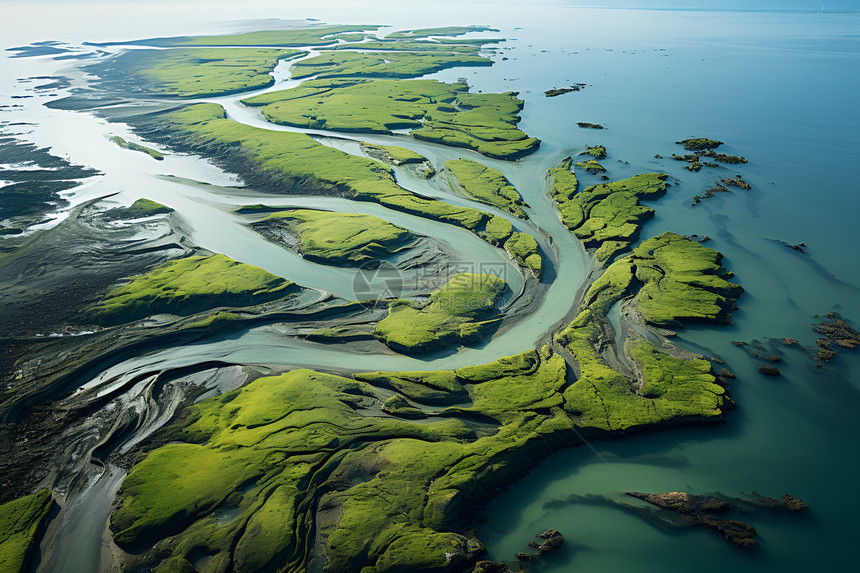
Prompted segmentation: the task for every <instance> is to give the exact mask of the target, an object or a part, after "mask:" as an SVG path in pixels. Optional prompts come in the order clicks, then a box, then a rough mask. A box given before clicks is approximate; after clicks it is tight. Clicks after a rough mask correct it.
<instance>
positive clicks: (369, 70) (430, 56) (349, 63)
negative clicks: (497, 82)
mask: <svg viewBox="0 0 860 573" xmlns="http://www.w3.org/2000/svg"><path fill="white" fill-rule="evenodd" d="M492 65H493V60H491V59H489V58H485V57H483V56H479V55H477V54H474V53H458V52H457V51H449V52H437V51H426V52H402V51H392V52H374V53H360V52H346V51H330V52H326V53H323V54H320V55H318V56H314V57H312V58H307V59H305V60H301V61H299V62H296V63H295V64H293V67H292V68H291V69H292V77H293V78H296V79H302V78H308V77H310V76H316V77H317V78H343V77H368V78H371V77H372V78H400V79H404V78H415V77H419V76H423V75H427V74H432V73H435V72H438V71H441V70H445V69H448V68H457V67H464V66H468V67H474V66H492Z"/></svg>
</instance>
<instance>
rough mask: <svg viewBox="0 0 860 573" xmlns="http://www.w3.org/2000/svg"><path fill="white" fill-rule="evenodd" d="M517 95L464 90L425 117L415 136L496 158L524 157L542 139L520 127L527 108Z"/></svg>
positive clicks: (534, 149)
mask: <svg viewBox="0 0 860 573" xmlns="http://www.w3.org/2000/svg"><path fill="white" fill-rule="evenodd" d="M517 95H518V94H517V92H506V93H495V94H483V93H479V94H475V93H462V94H460V95H459V96H457V100H456V101H455V102H454V103H455V105H454V106H452V107H450V108H446V107H444V106H440V107H437V109H436V111H434V112H432V113H431V114H429V115H428V116H427V117H425V121H424V126H423V127H421V128H420V129H416V130H414V131H412V137H414V138H416V139H421V140H424V141H432V142H435V143H441V144H443V145H450V146H453V147H466V148H470V149H474V150H475V151H477V152H478V153H480V154H481V155H486V156H487V157H492V158H494V159H506V160H513V159H518V158H520V157H524V156H526V155H528V154H530V153H533V152H534V151H536V150H537V149H538V147H540V140H539V139H537V138H534V137H528V136H527V135H526V134H525V133H523V132H522V131H520V130H519V129H518V128H517V127H516V125H517V124H518V123H519V121H520V116H519V112H520V110H521V109H522V108H523V100H521V99H518V98H517V97H516V96H517Z"/></svg>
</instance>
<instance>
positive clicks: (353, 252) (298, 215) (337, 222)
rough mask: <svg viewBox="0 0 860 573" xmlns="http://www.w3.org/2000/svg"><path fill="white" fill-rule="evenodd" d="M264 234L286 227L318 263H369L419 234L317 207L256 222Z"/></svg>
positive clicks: (304, 252)
mask: <svg viewBox="0 0 860 573" xmlns="http://www.w3.org/2000/svg"><path fill="white" fill-rule="evenodd" d="M254 227H255V228H256V229H258V230H259V231H261V232H263V234H266V235H268V234H270V233H271V232H272V231H273V230H277V229H283V230H285V231H286V232H288V233H290V234H292V235H294V236H295V237H297V238H298V240H299V244H298V251H299V252H300V253H301V254H302V256H304V257H305V258H307V259H308V260H312V261H315V262H319V263H323V264H330V265H350V266H359V265H361V266H366V265H367V264H371V263H372V262H373V261H376V260H378V259H380V258H385V257H387V256H390V255H392V254H394V253H396V252H398V251H400V250H402V249H404V248H406V247H408V246H409V244H410V243H412V242H413V241H414V240H415V238H416V237H415V235H413V234H412V233H410V232H409V231H407V230H406V229H403V228H401V227H398V226H397V225H392V224H391V223H389V222H387V221H383V220H382V219H380V218H379V217H374V216H372V215H362V214H359V213H337V212H332V211H318V210H315V209H288V210H284V211H278V212H276V213H272V214H271V215H269V216H267V217H266V218H265V219H263V220H262V221H260V222H258V223H255V224H254Z"/></svg>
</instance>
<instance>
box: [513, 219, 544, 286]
mask: <svg viewBox="0 0 860 573" xmlns="http://www.w3.org/2000/svg"><path fill="white" fill-rule="evenodd" d="M505 250H506V251H507V252H508V254H509V255H510V256H511V258H512V259H514V260H515V261H516V262H517V263H518V264H519V265H520V266H521V267H525V268H527V269H530V270H531V271H532V273H533V274H534V276H535V277H536V278H540V275H541V270H542V268H543V261H542V259H541V257H540V254H539V251H538V244H537V241H536V240H535V238H534V237H532V236H531V235H529V234H528V233H520V232H519V231H514V232H513V233H511V236H510V238H509V239H508V240H507V241H505Z"/></svg>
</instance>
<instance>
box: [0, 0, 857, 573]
mask: <svg viewBox="0 0 860 573" xmlns="http://www.w3.org/2000/svg"><path fill="white" fill-rule="evenodd" d="M362 4H363V5H362V6H360V7H356V6H355V5H354V4H339V3H332V2H319V3H314V4H305V3H290V6H289V7H284V6H283V5H275V4H264V3H255V4H249V5H247V6H244V5H243V6H242V7H238V6H232V7H231V6H227V5H219V6H218V8H219V11H218V12H217V14H216V13H214V12H213V13H207V14H200V13H199V11H195V10H187V9H185V8H183V5H182V4H179V3H177V4H176V6H175V7H173V8H172V10H174V12H173V13H172V14H171V16H172V17H171V18H169V19H165V18H163V17H158V15H157V14H152V13H149V14H138V15H137V18H138V19H137V21H135V22H129V20H128V19H127V18H120V17H119V16H116V14H118V13H119V9H118V8H117V7H115V6H114V7H109V6H106V5H101V4H94V5H90V6H89V8H87V7H86V5H81V6H80V7H79V9H78V14H79V15H80V16H81V19H80V22H79V23H78V24H76V26H73V27H71V28H72V29H69V26H68V22H67V21H64V20H63V19H62V14H61V13H59V12H58V13H57V15H56V17H54V18H51V17H44V18H41V17H40V20H39V24H38V25H39V26H42V27H43V28H40V29H36V28H35V24H33V26H34V28H32V29H27V27H26V26H18V27H17V28H16V29H15V30H11V31H10V35H4V37H8V38H9V40H8V41H9V43H10V44H11V43H13V41H12V40H14V41H15V42H19V41H20V42H23V41H33V40H44V39H49V38H53V37H57V38H58V39H64V40H65V39H68V40H111V39H117V38H121V37H135V36H151V35H164V34H184V33H210V32H224V31H227V30H228V29H231V26H235V24H227V25H224V24H217V23H216V22H218V21H221V20H228V19H233V18H236V19H238V18H240V17H246V18H257V17H272V16H275V17H282V18H298V17H302V18H303V17H307V16H313V17H318V18H322V19H325V20H327V21H330V22H333V23H337V22H344V23H353V22H359V21H368V22H370V21H372V22H378V23H391V24H392V25H396V26H398V27H404V28H406V27H419V26H425V25H446V24H461V23H486V24H490V25H494V26H497V27H499V28H501V32H500V35H503V36H505V37H508V38H511V41H509V42H508V43H506V44H503V45H502V46H503V48H504V49H502V50H501V51H500V56H499V58H496V59H497V64H496V65H495V66H494V67H492V68H480V69H476V70H469V69H459V70H458V69H455V70H449V71H446V72H443V73H440V74H437V75H436V77H440V78H442V79H446V80H453V79H456V78H458V77H460V76H464V77H466V78H467V79H468V80H469V82H470V83H471V84H472V85H473V86H474V88H475V89H482V90H485V91H499V90H517V91H520V92H521V97H523V98H524V99H525V100H526V108H525V110H524V112H523V122H522V124H521V127H522V128H523V129H524V130H525V131H526V132H527V133H529V134H531V135H535V136H537V137H539V138H541V139H542V140H543V145H542V148H541V150H540V151H539V152H538V153H537V154H535V155H534V156H532V157H530V159H529V161H528V162H527V163H524V164H523V165H522V167H518V168H516V169H515V170H514V169H513V168H512V170H511V172H512V178H513V179H516V181H515V182H516V183H517V184H518V187H519V188H520V190H521V191H522V192H523V193H524V195H527V194H537V193H541V192H542V189H543V188H542V172H543V170H544V169H545V168H546V167H548V166H550V165H552V164H554V163H555V162H557V161H558V160H559V159H560V158H562V157H564V156H565V155H567V154H571V153H573V154H575V153H579V152H580V151H582V150H583V149H584V148H585V146H586V145H594V144H597V143H600V144H603V145H606V146H607V149H608V150H609V153H610V157H609V158H608V159H607V160H606V161H604V164H605V165H606V166H607V167H608V168H609V170H610V173H609V174H610V175H611V176H613V178H616V177H618V178H620V177H624V176H628V175H630V174H633V173H634V172H641V171H645V170H665V171H667V172H668V173H670V174H671V175H673V176H674V177H676V178H677V182H676V184H675V185H673V187H672V188H671V189H670V192H669V193H668V194H667V195H666V196H665V197H664V198H662V199H660V200H659V201H658V202H656V203H654V204H653V206H654V207H655V208H656V209H657V216H656V217H655V219H654V220H653V221H651V222H649V223H648V224H647V225H646V226H645V228H644V230H643V236H645V237H648V236H653V235H656V234H658V233H660V232H662V231H664V230H672V231H675V232H678V233H687V234H693V233H696V234H699V235H709V236H711V237H712V241H711V242H710V243H709V246H711V247H713V248H716V249H718V250H720V251H722V252H723V253H725V255H726V258H725V264H726V266H727V267H729V268H731V269H733V270H734V271H735V272H736V274H737V280H738V281H739V282H740V283H741V284H743V285H744V287H745V288H746V289H747V293H746V294H745V295H744V296H743V297H742V298H741V299H740V301H739V303H740V306H741V308H740V310H739V311H738V312H737V313H736V314H735V317H734V318H735V320H734V323H735V324H734V326H732V327H727V328H712V327H694V328H688V329H686V330H685V331H683V332H682V333H681V334H680V336H679V341H680V342H681V343H682V344H684V345H685V346H687V347H688V348H691V349H694V350H698V351H701V352H703V353H707V354H711V355H716V356H720V357H721V358H723V359H724V360H726V361H727V362H728V366H729V368H730V369H732V370H733V371H734V372H735V373H736V374H737V375H738V380H736V381H735V383H734V384H733V396H734V398H735V400H736V401H737V402H738V404H739V407H738V409H737V410H736V411H734V412H731V413H730V414H729V416H728V419H727V423H726V424H723V425H718V426H705V427H695V428H672V429H666V430H661V431H657V432H652V433H648V434H644V435H638V436H629V437H626V438H623V439H619V440H614V441H602V442H598V443H595V444H593V448H594V449H589V448H585V447H582V448H576V449H572V450H566V451H563V452H560V453H558V454H556V455H554V456H552V457H550V458H549V459H547V460H546V461H544V462H543V463H542V464H540V465H539V466H538V467H536V468H535V469H534V470H533V471H532V472H531V473H530V474H529V475H528V476H527V477H526V478H525V479H523V480H521V481H520V482H518V483H516V484H514V485H513V486H511V488H510V489H509V491H508V492H507V493H505V494H503V495H502V496H500V497H499V498H498V499H497V500H496V501H495V502H493V503H492V504H491V506H490V507H489V508H487V511H486V515H487V517H488V518H489V519H490V521H489V522H488V523H487V524H485V525H482V526H481V530H480V534H481V538H482V539H483V540H484V541H485V542H486V543H487V546H488V549H489V551H490V555H491V557H493V558H495V559H510V558H511V557H512V556H513V554H514V553H515V552H517V551H522V550H524V549H525V543H526V542H527V541H529V540H531V538H532V536H533V535H534V534H535V533H537V532H538V531H541V530H543V529H546V528H548V527H552V528H556V529H559V530H561V531H562V532H563V533H564V534H565V535H566V537H567V539H568V543H567V544H566V546H565V548H564V549H563V550H562V551H561V552H560V553H559V554H558V555H555V556H553V557H552V558H551V559H548V560H547V561H546V562H545V563H543V564H542V565H540V566H534V567H533V569H534V570H540V571H544V572H561V571H568V570H571V569H573V568H576V569H578V570H584V571H666V570H669V571H686V570H689V569H693V568H694V569H696V570H698V571H724V570H726V568H734V569H736V570H741V571H747V570H756V571H801V570H809V569H814V570H824V571H848V570H853V568H852V567H851V566H852V565H853V537H854V533H855V529H856V527H853V526H852V523H853V519H854V515H855V514H856V512H857V511H858V510H860V502H858V501H857V499H856V498H855V497H853V496H852V495H851V491H852V488H853V486H854V482H855V481H856V480H855V476H856V475H857V473H858V470H860V467H858V466H860V462H859V461H858V460H860V456H858V454H860V447H858V445H857V443H856V439H855V437H856V436H857V435H858V430H860V422H858V421H857V412H858V410H860V377H858V375H857V374H856V372H858V368H860V352H855V353H854V354H851V353H849V352H842V353H840V354H839V356H838V357H837V358H836V359H835V360H834V361H833V363H831V364H830V365H828V366H826V367H825V368H824V369H814V368H813V364H812V363H811V362H810V361H809V360H808V359H806V358H805V357H803V356H802V355H800V354H792V353H790V352H787V353H786V358H785V361H784V362H783V363H782V364H780V368H781V369H782V370H783V373H784V376H783V377H782V378H777V379H771V378H764V377H762V376H760V375H759V374H758V373H756V372H755V368H756V366H757V365H758V363H757V362H754V361H753V360H751V359H749V358H748V357H747V355H746V354H745V353H743V351H741V350H739V349H737V348H735V347H734V346H732V345H731V344H730V340H751V339H753V338H761V337H785V336H789V337H793V338H797V339H799V340H800V341H801V342H802V343H804V344H812V343H814V341H815V336H814V334H813V333H812V332H811V330H810V329H809V324H810V323H811V322H812V321H813V318H812V316H813V315H815V314H823V313H825V312H828V311H831V310H838V311H839V312H841V313H843V314H844V315H845V316H846V317H848V318H849V319H854V320H857V321H860V296H858V295H860V288H858V285H860V257H858V254H857V249H856V248H855V247H853V246H852V245H854V244H856V243H857V240H858V235H860V232H858V230H857V225H856V219H857V217H858V215H860V184H858V181H860V162H858V161H857V159H856V158H857V157H858V152H860V144H858V141H857V136H856V134H857V133H860V105H858V103H857V100H856V97H857V94H858V93H860V89H858V88H860V37H858V29H860V16H858V15H856V14H854V15H852V14H839V15H834V14H809V13H752V14H751V13H732V12H720V13H714V12H672V11H637V10H611V11H609V10H587V9H574V8H570V7H566V6H565V5H564V3H554V4H545V5H544V4H538V5H530V6H529V8H528V9H527V10H523V9H522V8H521V7H520V6H516V5H513V4H511V3H507V4H504V3H503V4H502V5H500V6H495V5H493V9H492V10H488V9H487V6H488V5H487V4H475V5H467V6H462V5H458V6H456V7H455V6H451V5H446V4H438V3H433V4H430V3H408V4H409V6H406V5H398V6H383V4H382V3H362ZM103 13H104V14H107V15H108V16H110V17H113V18H116V22H117V25H116V26H115V27H110V28H106V27H105V26H104V25H103V24H99V25H98V26H96V25H95V24H94V22H95V15H96V14H103ZM111 14H113V16H111ZM201 18H202V20H201ZM4 34H5V32H4ZM64 34H65V35H64ZM106 34H109V35H108V36H106ZM508 48H510V49H508ZM501 56H505V57H508V58H509V59H508V60H506V61H502V60H500V58H501ZM573 82H584V83H586V84H588V86H587V87H586V89H584V90H583V91H581V92H578V93H572V94H567V95H564V96H560V97H557V98H545V97H544V96H543V91H544V90H546V89H549V88H551V87H563V86H565V85H568V84H569V83H573ZM577 121H589V122H596V123H602V124H605V125H606V126H607V128H608V129H606V130H603V131H591V130H582V129H580V128H578V127H577V126H576V122H577ZM691 136H707V137H712V138H717V139H720V140H722V141H725V142H727V144H726V146H724V148H721V151H722V150H725V152H726V153H738V154H742V155H744V156H746V157H747V158H748V159H749V160H750V163H749V164H747V165H744V166H739V167H737V168H729V169H726V170H720V171H719V176H720V177H726V176H733V175H734V174H735V173H740V174H742V175H743V176H744V178H745V179H746V180H748V181H750V183H751V184H752V185H753V189H752V190H751V191H737V192H735V193H732V194H726V195H718V196H716V197H714V198H712V199H709V200H705V201H704V202H703V203H701V204H699V205H697V206H696V207H690V200H691V198H692V196H693V195H695V194H697V193H700V192H701V191H702V190H703V189H705V188H707V187H708V186H709V185H710V184H711V183H712V182H713V180H714V179H715V178H716V177H717V172H716V171H711V172H709V171H708V170H707V169H705V170H703V171H702V172H700V173H697V174H696V173H689V172H687V171H686V170H684V169H683V168H682V167H683V165H684V164H682V163H679V162H675V161H671V160H658V159H654V155H655V154H657V153H659V154H661V155H663V156H664V157H669V156H670V155H671V153H672V152H678V153H680V152H681V149H680V147H679V146H675V145H673V142H674V141H675V140H679V139H682V138H686V137H691ZM619 160H620V161H626V162H629V164H625V163H619V162H618V161H619ZM585 182H586V183H588V182H589V181H587V180H586V181H585ZM526 199H528V197H526ZM774 239H779V240H784V241H786V242H789V243H798V242H801V241H802V242H805V243H806V244H807V245H809V249H808V252H807V254H806V255H800V254H797V253H796V252H794V251H792V250H790V249H787V248H786V247H784V246H782V245H779V244H777V243H775V242H774V241H773V240H774ZM572 295H573V293H571V296H572ZM855 325H856V323H855ZM624 490H639V491H671V490H687V491H692V492H694V493H705V492H710V491H721V492H723V493H725V494H727V495H738V494H740V493H741V492H749V491H752V490H756V491H759V492H761V493H763V494H766V495H771V496H777V495H779V494H781V493H783V492H789V493H791V494H793V495H795V496H797V497H800V498H801V499H803V500H804V501H806V502H807V503H808V504H809V505H810V507H811V511H810V513H809V515H806V516H786V517H785V519H781V520H778V519H775V518H772V517H768V516H758V517H751V518H750V522H751V523H752V524H753V525H755V526H756V527H757V529H758V530H759V533H760V538H761V544H760V547H759V548H758V550H757V551H754V552H749V553H742V552H739V551H737V550H735V549H734V548H732V547H731V546H730V545H728V544H727V543H726V542H725V541H723V540H722V539H720V538H719V537H717V536H715V535H713V534H711V533H708V532H706V531H698V530H692V531H689V532H685V533H682V534H666V533H664V532H663V531H660V530H658V529H655V528H654V527H652V526H650V525H648V524H647V523H646V522H644V521H641V520H640V519H638V518H636V517H633V516H631V515H628V514H625V513H622V512H620V511H619V510H617V509H610V508H604V507H598V506H586V505H576V504H565V503H564V500H565V499H567V498H568V496H570V495H587V494H611V493H613V492H618V491H624Z"/></svg>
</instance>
